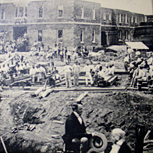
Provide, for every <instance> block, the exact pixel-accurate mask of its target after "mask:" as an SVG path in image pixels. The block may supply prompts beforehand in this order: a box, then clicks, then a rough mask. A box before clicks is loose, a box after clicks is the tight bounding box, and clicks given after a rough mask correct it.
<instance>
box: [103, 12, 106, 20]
mask: <svg viewBox="0 0 153 153" xmlns="http://www.w3.org/2000/svg"><path fill="white" fill-rule="evenodd" d="M103 20H106V12H104V13H103Z"/></svg>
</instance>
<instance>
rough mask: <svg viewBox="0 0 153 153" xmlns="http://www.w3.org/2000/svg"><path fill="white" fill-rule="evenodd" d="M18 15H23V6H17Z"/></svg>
mask: <svg viewBox="0 0 153 153" xmlns="http://www.w3.org/2000/svg"><path fill="white" fill-rule="evenodd" d="M18 16H19V17H23V7H19V15H18Z"/></svg>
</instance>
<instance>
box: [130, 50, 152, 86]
mask: <svg viewBox="0 0 153 153" xmlns="http://www.w3.org/2000/svg"><path fill="white" fill-rule="evenodd" d="M138 53H139V52H138ZM138 53H137V54H136V56H135V60H133V61H131V62H130V65H129V72H130V80H131V86H133V87H136V86H137V83H138V80H142V81H145V82H147V83H149V81H150V80H151V79H152V78H153V53H151V55H150V57H149V58H148V59H144V58H143V57H141V53H139V54H138Z"/></svg>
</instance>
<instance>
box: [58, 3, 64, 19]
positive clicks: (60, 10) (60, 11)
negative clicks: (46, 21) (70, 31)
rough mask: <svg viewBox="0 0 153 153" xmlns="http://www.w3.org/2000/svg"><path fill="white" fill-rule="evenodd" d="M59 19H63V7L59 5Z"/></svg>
mask: <svg viewBox="0 0 153 153" xmlns="http://www.w3.org/2000/svg"><path fill="white" fill-rule="evenodd" d="M58 17H63V5H58Z"/></svg>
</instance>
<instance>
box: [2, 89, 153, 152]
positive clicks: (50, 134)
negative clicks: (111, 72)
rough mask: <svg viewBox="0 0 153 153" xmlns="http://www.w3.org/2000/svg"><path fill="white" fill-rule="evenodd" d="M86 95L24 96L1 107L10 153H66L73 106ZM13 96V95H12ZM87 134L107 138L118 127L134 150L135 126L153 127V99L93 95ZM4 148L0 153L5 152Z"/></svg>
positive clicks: (87, 105)
mask: <svg viewBox="0 0 153 153" xmlns="http://www.w3.org/2000/svg"><path fill="white" fill-rule="evenodd" d="M81 93H82V92H73V91H71V92H56V93H55V92H53V93H51V94H50V95H49V96H48V97H46V98H44V99H38V98H32V97H31V96H30V93H28V92H25V93H24V92H23V93H22V94H18V95H11V96H10V97H12V99H9V100H5V99H4V100H3V101H2V102H1V103H0V124H1V125H2V126H1V128H0V135H1V136H2V137H3V139H4V140H5V143H6V147H7V149H8V152H10V153H11V152H22V153H23V152H28V153H30V152H31V153H34V152H51V153H53V152H57V151H58V150H62V147H63V141H62V139H61V136H62V135H63V134H64V123H65V120H66V117H67V116H68V115H69V114H70V113H71V104H72V103H73V102H74V101H75V100H76V98H77V97H78V96H79V95H80V94H81ZM8 95H9V93H8ZM82 103H83V104H84V111H83V118H84V121H85V123H86V125H87V131H88V132H92V131H98V132H102V133H104V134H105V135H106V137H107V139H109V133H110V131H111V130H112V129H113V128H114V127H121V128H122V129H123V130H125V131H126V132H127V141H128V143H129V144H130V146H131V147H132V148H134V142H135V125H136V124H140V123H141V124H145V125H147V126H148V127H150V128H151V127H152V123H153V109H152V108H153V100H152V96H151V95H149V96H146V95H141V94H137V93H133V92H115V91H114V92H111V93H89V94H88V96H87V97H85V98H84V99H83V101H82ZM2 151H3V150H2V147H0V152H2Z"/></svg>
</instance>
